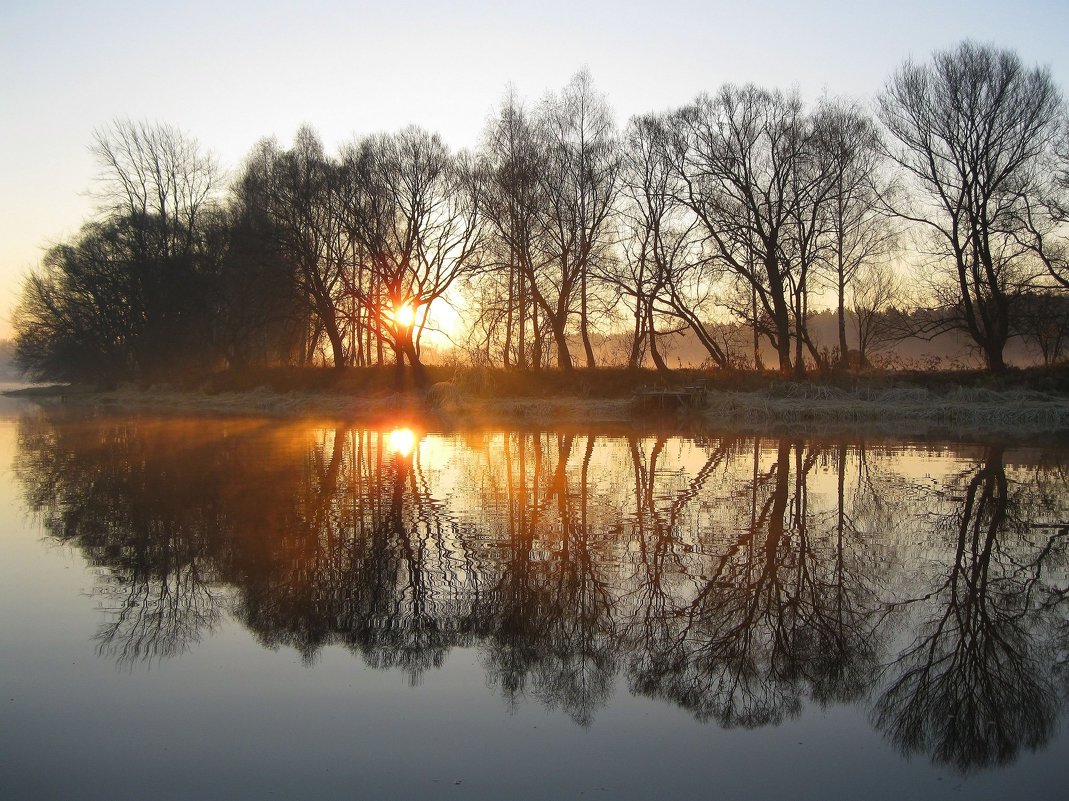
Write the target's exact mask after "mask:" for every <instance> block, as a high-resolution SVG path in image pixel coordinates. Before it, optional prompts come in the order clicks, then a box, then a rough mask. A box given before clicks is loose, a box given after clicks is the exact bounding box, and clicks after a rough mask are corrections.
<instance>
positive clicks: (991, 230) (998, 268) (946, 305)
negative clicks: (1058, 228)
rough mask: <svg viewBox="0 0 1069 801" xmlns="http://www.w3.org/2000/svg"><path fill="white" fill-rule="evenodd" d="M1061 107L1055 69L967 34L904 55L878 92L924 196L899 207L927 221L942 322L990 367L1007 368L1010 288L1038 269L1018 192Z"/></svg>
mask: <svg viewBox="0 0 1069 801" xmlns="http://www.w3.org/2000/svg"><path fill="white" fill-rule="evenodd" d="M1059 108H1060V98H1059V95H1058V91H1057V88H1056V87H1055V84H1054V81H1053V79H1052V78H1051V75H1050V72H1049V71H1047V70H1045V69H1039V68H1036V69H1027V68H1026V67H1025V66H1024V65H1023V64H1022V63H1021V60H1020V58H1019V57H1018V56H1017V55H1016V54H1015V53H1013V52H1012V51H1008V50H998V49H996V48H994V47H990V46H985V45H978V44H975V43H972V42H964V43H962V44H960V45H958V46H957V47H956V48H954V49H952V50H946V51H941V52H938V53H936V54H935V55H934V56H933V57H932V59H931V61H930V62H929V63H927V64H917V63H915V62H913V61H908V62H906V63H905V64H904V65H903V66H902V67H901V68H900V69H899V71H898V72H897V73H896V74H895V75H894V76H893V77H892V78H891V80H890V82H889V83H888V85H887V88H886V89H885V91H884V93H883V94H882V95H881V96H880V98H879V117H880V119H881V120H882V122H883V124H884V125H885V126H886V128H887V130H888V132H889V134H890V136H891V139H892V144H891V146H890V148H889V151H888V152H889V155H890V157H891V158H892V159H893V160H894V161H895V162H896V163H897V164H898V165H899V166H900V167H901V168H902V169H903V170H904V171H905V173H906V174H907V176H908V177H909V178H910V179H911V183H912V184H913V186H914V188H915V189H916V190H917V193H918V195H919V199H920V201H921V202H920V205H919V206H918V207H914V208H909V207H904V206H901V205H900V206H899V207H898V208H897V209H896V210H897V212H898V213H899V214H900V215H901V216H902V217H904V218H905V219H907V220H910V221H912V222H914V223H916V224H918V225H919V226H921V227H923V228H924V229H926V230H927V232H928V233H929V234H930V239H931V242H932V247H933V249H934V255H935V257H936V263H935V267H936V268H937V269H938V270H940V271H944V269H945V272H941V273H940V276H942V277H945V279H946V280H945V281H940V280H938V279H937V281H936V288H937V290H938V294H939V296H940V300H941V306H942V307H943V309H944V316H943V319H944V327H945V328H947V329H949V328H956V329H962V330H964V331H966V332H967V333H968V334H969V335H970V336H971V337H972V339H973V341H974V342H975V344H976V347H977V348H979V350H980V351H981V352H982V353H983V355H984V359H985V361H986V363H987V365H988V367H989V368H990V369H992V370H1001V369H1003V368H1004V367H1005V361H1004V359H1003V349H1004V348H1005V345H1006V342H1007V340H1008V339H1009V337H1010V336H1011V333H1012V324H1011V323H1012V320H1011V317H1012V306H1013V302H1014V298H1015V297H1016V296H1017V295H1018V294H1019V293H1020V292H1021V290H1022V288H1023V286H1024V285H1025V284H1027V283H1028V281H1029V280H1030V279H1031V278H1032V277H1033V273H1034V268H1033V266H1032V264H1031V255H1030V252H1029V249H1028V248H1027V247H1024V246H1023V245H1022V244H1020V233H1021V230H1022V226H1021V223H1020V220H1021V218H1022V212H1023V211H1024V209H1023V203H1024V202H1023V199H1024V198H1027V197H1028V196H1029V195H1030V194H1031V193H1032V191H1033V189H1034V188H1035V186H1036V166H1037V163H1038V160H1039V159H1040V157H1041V155H1042V154H1043V153H1044V152H1045V151H1046V150H1047V148H1048V147H1049V146H1050V144H1051V142H1052V141H1053V138H1054V135H1055V131H1056V123H1057V121H1058V115H1059Z"/></svg>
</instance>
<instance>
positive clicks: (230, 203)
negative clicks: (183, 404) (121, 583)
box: [13, 42, 1069, 383]
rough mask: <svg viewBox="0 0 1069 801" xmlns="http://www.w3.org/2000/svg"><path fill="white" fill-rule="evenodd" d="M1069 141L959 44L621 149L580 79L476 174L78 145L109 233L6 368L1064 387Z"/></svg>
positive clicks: (675, 119) (438, 156) (77, 375)
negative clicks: (697, 376) (884, 376)
mask: <svg viewBox="0 0 1069 801" xmlns="http://www.w3.org/2000/svg"><path fill="white" fill-rule="evenodd" d="M1067 119H1069V117H1067V111H1066V104H1065V100H1064V98H1063V96H1062V93H1061V90H1060V87H1059V86H1058V85H1057V83H1056V82H1055V80H1054V78H1053V77H1052V75H1051V73H1050V72H1049V70H1047V69H1044V68H1041V67H1030V66H1028V65H1026V64H1025V63H1024V62H1023V61H1022V59H1021V58H1020V57H1019V56H1018V55H1017V54H1016V53H1014V52H1012V51H1008V50H1004V49H1000V48H998V47H995V46H993V45H985V44H978V43H974V42H963V43H961V44H959V45H957V46H956V47H953V48H951V49H948V50H946V51H941V52H937V53H935V54H933V55H932V56H930V58H928V59H927V60H925V61H913V60H910V61H906V62H904V63H903V64H902V65H901V66H900V67H899V68H898V70H897V71H895V72H894V73H893V74H892V75H891V76H890V77H889V79H888V80H887V83H886V85H885V87H884V88H883V90H882V91H881V92H880V93H879V94H878V95H877V96H876V97H875V99H874V100H873V101H872V102H871V103H866V102H862V101H860V100H855V99H849V98H842V97H834V96H825V97H822V98H820V99H819V100H817V101H816V102H814V103H805V102H803V100H802V99H801V98H800V96H799V95H798V94H797V93H792V92H785V91H781V90H777V89H766V88H762V87H759V86H755V85H724V86H722V87H720V88H719V89H716V90H714V91H711V92H710V93H708V94H702V95H700V96H698V97H697V98H695V99H694V100H693V101H692V102H691V103H689V104H687V105H685V106H684V107H682V108H677V109H672V110H667V111H663V112H658V113H648V114H641V115H638V116H634V117H632V118H631V119H629V120H627V121H626V124H623V125H620V124H619V123H618V122H617V120H616V119H615V116H614V111H613V109H612V108H611V107H610V105H609V103H608V101H607V99H606V98H605V97H604V96H603V95H602V94H600V93H599V92H598V90H597V89H596V87H595V84H594V81H593V78H592V77H591V75H590V74H589V73H588V72H587V71H580V72H579V73H578V74H576V75H575V77H574V78H573V79H572V80H571V81H570V82H569V83H568V84H567V85H566V86H565V87H563V89H561V90H560V91H558V92H556V93H551V94H548V95H546V96H545V97H544V98H543V99H541V100H540V101H538V102H527V101H524V100H522V99H521V98H520V97H518V95H517V94H516V92H515V91H513V90H511V89H510V90H508V91H506V93H505V95H504V97H503V98H502V99H501V101H500V102H499V104H498V106H497V108H496V110H495V112H494V113H493V114H492V115H491V117H490V118H489V119H488V120H487V122H486V125H485V127H484V130H483V133H482V136H481V138H480V141H479V142H478V143H477V145H476V146H475V148H474V149H472V150H461V151H454V150H452V149H451V148H450V147H449V146H447V145H446V143H445V142H444V141H443V140H442V138H441V137H440V136H439V135H438V134H435V133H433V132H431V131H428V130H424V129H423V128H420V127H415V126H411V127H406V128H404V129H402V130H399V131H394V132H388V133H377V134H372V135H365V136H359V137H356V138H354V139H352V140H351V141H349V142H348V143H347V144H344V145H343V146H341V147H340V148H338V149H337V151H336V152H333V153H331V152H327V151H326V149H325V147H324V145H323V143H322V141H321V140H320V138H319V136H318V135H317V133H316V132H315V130H313V129H312V128H309V127H305V128H302V129H300V130H299V131H297V133H296V135H295V136H294V138H293V141H292V143H291V144H290V145H289V146H288V147H286V146H283V145H282V144H280V143H279V142H278V141H277V140H276V139H274V138H265V139H263V140H261V141H260V142H259V143H257V144H256V145H255V146H254V147H253V148H252V150H251V152H250V153H249V154H248V156H247V157H246V158H245V160H244V162H243V164H241V165H240V167H239V168H238V169H236V170H233V171H227V170H224V168H223V167H222V165H221V164H220V163H219V162H218V160H217V158H216V157H215V156H214V155H213V154H212V153H211V152H210V150H209V149H207V148H206V147H205V146H204V145H202V144H201V143H199V142H198V141H197V140H196V139H194V138H193V137H192V136H190V135H188V134H187V133H185V132H184V131H183V130H182V129H180V128H178V127H175V126H173V125H170V124H163V123H154V122H147V121H135V120H129V119H124V120H116V121H114V122H112V123H110V124H108V125H106V126H104V127H102V128H100V129H98V130H97V131H96V133H95V135H94V139H93V142H92V144H91V148H92V152H93V154H94V156H95V158H96V160H97V163H98V166H99V168H100V173H99V176H98V178H97V180H96V182H95V184H94V186H93V189H92V193H93V197H94V199H95V206H96V211H95V213H94V214H93V216H92V218H91V219H89V220H87V221H86V222H85V223H84V224H83V225H82V227H81V228H80V230H79V232H78V233H77V235H76V236H74V237H73V238H71V239H70V240H69V241H67V242H64V243H61V244H58V245H55V246H53V247H51V248H50V249H49V250H48V251H47V252H46V253H45V255H44V258H43V260H42V262H41V264H40V265H39V266H38V267H37V268H36V269H34V270H33V271H32V272H31V273H30V274H29V275H28V276H27V278H26V279H25V281H24V284H23V286H22V288H21V290H20V296H19V303H18V306H17V308H16V311H15V313H14V316H13V326H14V330H15V360H16V363H17V364H18V366H19V367H20V368H21V369H22V370H23V371H24V372H25V373H26V374H27V375H28V376H30V377H32V378H34V379H37V380H51V381H71V382H86V383H109V382H111V383H113V382H116V381H119V380H127V379H152V378H157V377H162V376H171V375H180V374H182V373H185V372H190V371H203V370H205V369H208V370H222V369H235V368H237V369H240V368H250V367H277V366H313V365H318V366H323V367H331V368H346V367H365V366H371V365H393V364H396V365H399V366H400V365H406V364H407V365H409V366H410V367H411V368H412V370H413V372H414V374H415V375H416V376H417V378H418V376H420V375H421V371H422V366H423V365H424V363H425V362H426V361H428V360H430V359H434V358H438V359H450V360H453V361H454V362H455V363H457V364H470V365H474V366H479V367H498V368H512V369H519V370H530V371H538V370H544V369H559V370H562V371H570V370H574V369H576V368H595V367H605V366H627V367H632V368H634V367H652V368H655V369H657V370H659V371H663V370H668V369H670V368H671V367H672V364H671V363H670V361H669V360H668V358H667V357H666V354H667V353H669V352H670V351H671V349H672V347H673V343H675V342H677V341H679V340H680V339H681V338H683V337H686V338H688V341H690V342H693V343H697V347H698V348H699V350H700V354H701V356H700V358H701V363H702V364H703V366H704V367H706V368H708V369H711V370H770V371H778V372H779V373H782V374H785V375H793V376H801V375H804V374H805V373H806V372H808V371H814V370H815V371H824V370H830V369H862V368H866V367H868V366H869V365H871V364H872V363H873V362H874V358H875V357H876V356H877V354H879V353H880V352H881V351H882V350H884V349H886V348H888V347H890V346H892V345H893V344H894V343H896V342H902V341H905V340H908V339H911V338H920V339H922V340H924V339H927V340H931V339H932V338H935V337H939V336H943V335H946V334H948V333H954V335H955V336H958V337H961V338H962V339H963V341H965V342H967V343H968V346H969V348H970V350H971V352H972V353H973V354H975V356H976V357H977V358H978V359H979V360H981V361H982V363H983V365H984V366H985V367H986V368H987V369H988V370H990V371H993V372H1000V371H1003V370H1005V369H1006V368H1007V366H1008V362H1007V357H1006V352H1007V347H1008V345H1010V344H1011V343H1015V342H1021V343H1024V344H1025V345H1026V346H1027V348H1028V352H1029V353H1031V354H1032V355H1033V358H1034V359H1035V360H1036V361H1042V362H1043V363H1045V364H1053V363H1056V362H1058V361H1059V360H1060V359H1061V358H1062V357H1063V355H1064V353H1065V342H1064V340H1065V339H1066V338H1067V335H1069V121H1067ZM829 312H830V313H831V314H833V315H834V317H835V326H834V329H835V331H834V336H833V337H832V338H831V341H827V340H828V338H827V337H825V338H824V340H825V341H821V340H819V339H817V338H816V337H815V336H814V335H813V332H812V325H811V322H812V320H813V319H814V317H815V316H816V315H818V314H824V315H825V316H826V315H827V314H828V313H829ZM443 321H446V322H443ZM431 340H435V341H437V342H439V343H442V342H447V343H449V344H448V347H442V346H441V345H438V346H435V347H434V348H430V347H429V346H428V344H427V343H428V342H429V341H431ZM431 350H433V351H434V355H431ZM443 354H444V355H443Z"/></svg>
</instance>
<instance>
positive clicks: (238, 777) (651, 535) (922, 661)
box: [0, 412, 1069, 798]
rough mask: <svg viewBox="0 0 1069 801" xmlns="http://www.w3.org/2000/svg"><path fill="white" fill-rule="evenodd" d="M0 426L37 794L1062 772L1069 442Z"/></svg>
mask: <svg viewBox="0 0 1069 801" xmlns="http://www.w3.org/2000/svg"><path fill="white" fill-rule="evenodd" d="M0 440H2V445H3V451H2V453H4V454H7V457H6V458H8V464H10V465H12V469H11V470H10V471H8V473H7V474H6V477H5V484H6V486H4V487H3V492H5V493H8V497H9V498H10V499H11V502H10V504H9V506H10V509H9V511H8V513H7V515H6V517H5V518H4V520H3V522H2V525H3V531H4V534H3V537H4V542H5V551H6V552H7V553H6V558H5V559H4V560H3V562H4V566H3V568H2V569H0V586H2V587H3V588H4V589H3V597H4V600H3V603H2V604H0V615H2V617H0V624H2V625H0V630H2V631H3V637H4V647H3V656H2V657H0V660H2V662H0V664H2V668H3V669H2V671H0V675H2V676H3V677H4V678H3V689H4V693H3V695H4V697H3V698H2V699H0V700H2V701H3V702H4V703H5V706H4V713H3V725H2V726H0V729H2V731H3V733H2V734H0V752H2V753H5V754H7V755H8V757H7V759H8V767H7V768H5V770H4V771H3V774H4V778H2V779H0V787H2V786H6V787H7V789H8V792H10V794H11V795H12V797H42V798H47V797H65V796H67V795H69V794H70V793H71V792H75V791H76V788H81V790H83V791H85V790H87V789H88V790H91V791H92V792H90V795H93V793H96V794H101V795H104V796H108V795H114V794H115V793H118V792H120V790H119V788H127V789H128V788H129V787H131V786H133V787H141V789H142V790H145V791H146V792H147V789H146V788H145V786H144V785H139V782H153V784H152V785H151V794H152V795H153V797H159V798H169V797H176V798H178V797H190V796H196V797H203V798H211V797H218V798H235V797H264V795H266V794H267V793H268V792H277V793H278V794H279V795H280V796H282V797H288V796H294V795H302V796H304V797H342V796H344V797H353V796H354V795H355V796H356V797H427V796H429V795H431V794H434V793H437V792H440V793H443V794H444V793H446V792H450V793H454V794H456V795H457V796H458V797H465V798H467V797H488V798H490V797H506V796H507V797H518V798H519V797H531V798H539V797H571V796H578V795H579V794H580V793H581V792H583V793H587V794H593V793H598V794H601V795H604V796H605V797H612V798H645V797H651V795H653V794H657V795H661V794H664V793H668V794H669V796H666V797H670V796H671V794H673V793H674V794H676V797H694V796H696V795H697V794H699V793H701V794H703V795H707V794H708V791H709V788H710V787H713V786H716V787H719V788H721V789H722V790H723V791H724V792H726V793H728V794H729V795H731V794H733V793H734V794H744V793H750V794H754V795H755V797H768V798H774V797H792V798H799V797H802V798H806V797H813V798H826V797H836V796H837V795H842V794H845V793H849V794H856V795H858V796H862V795H863V796H864V797H868V798H900V797H905V796H910V795H911V796H917V797H942V796H943V795H945V794H946V793H947V792H949V789H950V788H951V787H957V788H958V789H960V790H961V791H963V792H968V793H970V796H971V797H974V798H980V797H990V798H1000V797H1009V796H1013V795H1024V794H1025V793H1026V792H1028V793H1038V792H1046V793H1047V794H1048V795H1050V794H1051V793H1054V794H1056V792H1055V788H1060V787H1062V786H1064V785H1063V779H1064V765H1065V758H1066V756H1067V750H1069V749H1067V746H1066V742H1065V738H1064V736H1063V735H1062V734H1061V732H1062V729H1063V717H1064V697H1065V690H1066V675H1065V672H1064V668H1065V666H1066V660H1067V657H1069V599H1067V594H1069V572H1067V556H1069V485H1067V473H1066V470H1067V467H1069V451H1067V450H1066V449H1064V448H1059V447H1055V446H1051V447H1039V446H1034V445H1028V446H1024V445H1018V444H1014V443H1012V442H1005V443H1001V444H1000V443H991V444H962V443H939V442H904V441H903V442H895V441H887V440H881V441H878V442H865V441H862V440H857V439H855V440H851V439H843V440H831V439H828V440H821V439H802V438H780V437H776V436H767V437H751V436H736V435H723V436H720V435H710V436H701V437H679V436H665V435H649V436H638V435H635V436H630V437H627V436H606V435H601V434H598V433H596V432H591V433H589V434H587V433H578V432H566V431H472V432H454V433H435V432H430V433H428V432H419V431H410V430H407V429H394V430H382V431H375V430H364V429H360V428H352V427H349V426H333V425H324V424H321V423H315V422H310V421H293V420H290V421H278V420H265V419H254V418H204V417H190V418H183V417H166V418H161V417H152V416H143V417H130V416H109V415H92V414H86V413H84V412H83V413H72V412H23V413H20V414H18V415H12V416H10V417H8V418H7V419H3V420H0ZM547 766H552V770H548V769H547ZM161 777H163V779H164V780H163V781H162V782H161ZM123 792H126V790H123ZM83 794H84V793H83ZM132 794H133V795H139V794H141V792H140V790H139V791H138V792H134V793H132ZM87 797H88V796H87Z"/></svg>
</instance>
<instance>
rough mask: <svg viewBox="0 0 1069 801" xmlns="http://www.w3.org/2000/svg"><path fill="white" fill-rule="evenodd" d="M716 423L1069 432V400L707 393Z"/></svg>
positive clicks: (1002, 395) (978, 394)
mask: <svg viewBox="0 0 1069 801" xmlns="http://www.w3.org/2000/svg"><path fill="white" fill-rule="evenodd" d="M702 413H703V415H704V416H705V418H706V419H707V420H708V421H709V422H711V423H714V424H715V423H718V422H722V421H723V422H732V423H745V424H747V425H753V426H768V425H787V426H807V425H817V426H820V427H842V428H851V427H864V428H872V427H876V428H880V429H886V430H896V431H901V430H903V429H905V430H910V431H913V432H915V433H922V432H925V431H932V430H950V431H973V430H984V431H992V432H996V431H997V432H1009V433H1043V432H1051V433H1054V432H1069V398H1065V397H1062V396H1057V395H1049V394H1046V393H1042V392H1037V391H1034V390H1024V389H1021V390H990V389H984V388H977V387H956V388H953V389H950V390H948V391H946V392H934V391H932V390H929V389H924V388H920V387H893V388H890V389H877V388H863V389H858V390H854V391H847V390H843V389H838V388H836V387H830V386H824V385H819V384H782V385H779V386H777V387H774V388H771V389H769V390H766V391H760V392H723V391H713V392H710V393H708V395H707V396H706V398H705V403H704V407H703V411H702Z"/></svg>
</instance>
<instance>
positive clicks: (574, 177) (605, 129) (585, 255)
mask: <svg viewBox="0 0 1069 801" xmlns="http://www.w3.org/2000/svg"><path fill="white" fill-rule="evenodd" d="M539 122H540V125H539V127H540V134H541V138H542V146H543V147H544V148H545V169H544V172H542V175H541V177H542V181H543V192H544V193H545V197H546V205H545V210H544V214H543V219H542V222H541V227H542V236H541V248H542V250H543V255H544V257H545V265H544V266H543V268H542V269H541V270H540V273H541V275H540V276H539V277H538V278H539V279H540V280H538V281H533V282H532V284H534V285H535V300H536V301H537V302H538V304H539V305H540V306H541V307H542V308H543V310H544V312H545V314H546V316H547V317H548V319H549V321H550V324H551V326H552V330H553V339H554V342H555V344H556V346H557V361H558V365H559V366H560V367H562V368H564V369H570V368H571V367H572V361H571V354H570V352H569V349H568V343H567V335H566V333H567V325H568V318H569V317H570V316H571V314H572V311H573V308H572V303H573V302H577V303H578V305H579V309H578V312H579V334H580V337H581V339H582V342H583V349H584V351H585V353H586V361H587V367H593V366H594V350H593V346H592V344H591V340H590V317H591V308H590V306H591V297H590V295H591V287H590V274H591V271H592V269H593V268H594V267H595V266H596V264H597V263H598V261H599V260H600V259H604V258H606V257H607V250H608V247H609V245H610V244H612V234H611V232H610V230H609V222H610V215H611V212H612V208H613V200H614V197H615V194H616V191H617V189H618V178H619V169H620V168H619V157H618V152H617V147H616V126H615V123H614V122H613V118H612V113H611V111H610V109H609V106H608V104H607V102H606V101H605V98H604V97H603V96H602V95H600V94H598V93H597V92H595V90H594V86H593V81H592V79H591V77H590V74H589V73H588V72H586V71H585V70H584V71H582V72H580V73H578V74H577V75H576V76H575V77H574V78H573V79H572V81H571V82H570V83H569V84H568V86H566V87H565V89H564V91H563V93H562V94H561V95H560V96H559V97H551V98H548V99H547V100H546V103H545V105H544V108H543V110H542V114H541V115H540V120H539Z"/></svg>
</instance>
